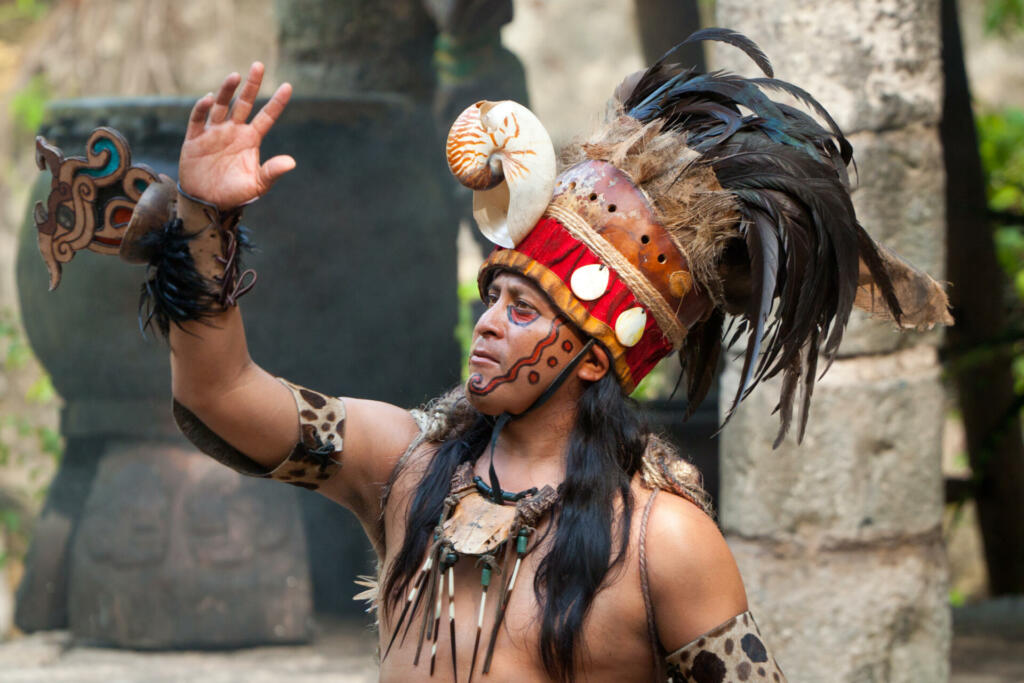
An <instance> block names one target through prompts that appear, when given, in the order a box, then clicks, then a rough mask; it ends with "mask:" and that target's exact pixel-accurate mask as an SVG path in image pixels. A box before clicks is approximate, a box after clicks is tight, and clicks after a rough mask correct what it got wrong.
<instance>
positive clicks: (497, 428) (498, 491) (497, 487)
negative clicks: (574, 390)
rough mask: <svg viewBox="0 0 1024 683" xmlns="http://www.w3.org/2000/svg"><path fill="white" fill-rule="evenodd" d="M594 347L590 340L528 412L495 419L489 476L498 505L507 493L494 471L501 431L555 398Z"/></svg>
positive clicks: (502, 415) (506, 413)
mask: <svg viewBox="0 0 1024 683" xmlns="http://www.w3.org/2000/svg"><path fill="white" fill-rule="evenodd" d="M593 346H594V340H593V339H588V340H587V343H586V344H584V345H583V348H581V349H580V351H579V353H577V354H576V355H575V356H574V357H573V359H572V360H571V361H569V364H568V365H566V366H565V367H564V368H562V371H561V372H559V373H558V376H557V377H555V379H553V380H552V381H551V384H549V385H548V388H547V389H545V390H544V393H543V394H541V395H540V396H538V397H537V400H536V401H534V402H533V403H531V404H530V406H529V407H528V408H527V409H526V410H524V411H523V412H521V413H509V412H508V411H506V412H503V413H501V415H498V417H496V418H495V419H494V427H492V428H491V444H490V451H491V462H490V465H489V466H488V472H487V476H488V478H489V479H490V481H491V499H492V500H493V501H494V502H495V503H496V504H498V505H501V504H502V500H503V494H504V493H505V492H504V491H503V490H502V488H501V483H500V482H499V481H498V473H497V472H496V471H495V469H494V449H495V447H496V446H497V445H498V436H499V435H500V434H501V430H502V429H504V427H505V425H507V424H508V423H509V422H511V421H512V420H515V419H517V418H520V417H523V416H524V415H526V414H528V413H530V412H531V411H533V410H536V409H537V408H539V407H541V406H542V405H544V404H545V403H547V401H548V399H550V398H551V397H552V396H554V394H555V392H556V391H558V388H559V387H560V386H562V384H564V383H565V380H567V379H569V375H570V374H572V371H573V370H575V369H576V366H577V365H579V364H580V362H581V361H582V360H583V357H584V356H585V355H586V354H587V352H588V351H590V349H591V348H593Z"/></svg>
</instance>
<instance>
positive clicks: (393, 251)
mask: <svg viewBox="0 0 1024 683" xmlns="http://www.w3.org/2000/svg"><path fill="white" fill-rule="evenodd" d="M190 107H191V101H190V100H189V101H186V100H179V99H155V98H147V99H134V100H77V101H67V102H58V103H54V104H53V105H52V106H51V107H50V110H49V113H48V117H47V119H46V123H45V124H44V125H43V127H42V130H41V131H40V132H41V134H42V135H44V136H45V137H46V138H47V139H48V140H49V141H50V142H52V143H54V144H56V145H58V146H60V147H61V148H62V149H63V150H64V152H65V154H67V155H72V154H84V145H85V140H86V138H87V137H88V134H89V132H90V131H91V130H92V129H93V128H95V127H96V126H99V125H109V126H112V127H114V128H117V129H118V130H120V131H121V132H122V133H123V134H124V135H125V136H126V138H127V139H128V141H129V142H130V144H131V147H132V152H133V163H145V164H148V165H149V166H151V167H153V168H154V169H155V170H157V171H159V172H164V173H168V174H171V175H176V166H177V154H178V149H179V147H180V144H181V140H182V138H183V136H184V125H185V122H186V120H187V117H188V111H189V108H190ZM435 140H436V138H435V137H434V135H433V134H432V128H431V121H430V118H429V113H426V112H424V111H423V108H422V107H421V106H418V105H415V104H414V103H412V102H411V101H410V100H406V99H404V98H402V97H397V96H395V97H391V96H374V97H346V98H324V99H302V98H298V99H295V100H293V102H292V103H291V104H290V105H289V107H288V110H287V112H286V113H285V115H284V117H283V119H282V120H281V121H280V122H279V123H278V125H277V126H276V127H275V128H274V130H273V131H272V132H271V134H270V135H269V136H268V138H267V139H266V141H265V143H264V147H263V153H264V155H265V156H270V155H273V154H277V153H282V152H287V153H289V154H292V155H293V156H294V157H295V158H296V160H297V161H298V168H297V169H296V170H295V171H293V172H292V173H290V174H288V175H287V176H286V177H285V178H284V179H282V180H281V181H280V182H279V183H278V185H277V186H275V188H274V190H273V191H272V192H271V193H270V194H269V195H268V196H267V197H265V198H263V199H261V200H260V201H258V202H257V203H255V204H253V205H252V206H250V207H248V208H247V209H246V212H245V215H244V217H243V222H244V223H245V224H246V225H247V226H249V227H250V228H251V229H252V230H253V232H254V242H255V244H256V250H255V251H254V252H253V253H251V254H249V255H248V256H247V258H246V265H247V266H250V267H252V268H254V269H255V270H256V271H257V272H258V273H259V282H258V284H257V285H256V287H255V289H254V291H253V292H252V293H251V294H249V295H248V296H246V297H245V298H244V299H243V302H242V308H243V310H244V314H245V321H246V329H247V334H248V340H249V347H250V351H251V354H252V356H253V358H254V359H255V361H256V362H257V363H259V364H260V365H261V366H263V367H264V368H266V369H267V370H268V371H270V372H272V373H275V374H278V375H281V376H283V377H287V378H288V379H290V380H292V381H294V382H298V383H300V384H304V385H307V386H310V387H314V388H316V389H318V390H320V391H324V392H329V393H333V394H337V395H350V396H365V397H371V398H376V399H381V400H385V401H390V402H393V403H397V404H399V405H404V406H411V405H414V404H417V403H419V402H421V401H423V400H424V399H426V398H428V397H430V396H431V395H433V394H436V393H438V392H439V391H441V390H443V389H445V388H446V387H448V386H449V385H451V384H453V383H454V382H456V381H457V379H458V349H457V346H456V342H455V339H454V336H453V330H454V327H455V323H456V315H457V314H456V300H455V291H456V275H455V273H456V268H455V227H454V222H453V221H452V220H451V216H450V207H449V206H448V203H449V200H448V199H447V198H448V196H449V194H450V193H449V192H448V190H447V185H446V183H447V180H448V179H447V171H446V169H445V168H444V162H443V157H442V153H443V150H441V149H439V148H438V147H437V145H436V142H435ZM48 188H49V175H48V174H44V176H43V177H41V178H40V181H39V184H38V185H37V188H36V192H35V196H34V198H33V201H34V200H35V199H39V198H41V197H42V196H43V195H45V193H46V192H47V191H48ZM17 276H18V284H19V292H20V299H21V307H22V311H23V315H24V324H25V329H26V331H27V334H28V337H29V339H30V341H31V343H32V346H33V348H34V350H35V352H36V354H37V355H38V356H39V358H40V360H41V361H42V363H43V364H44V365H45V367H46V368H47V370H48V371H49V372H50V373H51V375H52V377H53V383H54V386H55V387H56V389H57V391H58V392H59V393H60V395H61V397H62V398H63V399H64V401H65V407H64V409H63V412H62V421H61V428H62V432H63V434H64V436H65V437H66V439H67V448H66V452H65V456H64V460H63V462H62V465H61V468H60V471H59V472H58V474H57V477H56V479H55V480H54V483H53V485H52V488H51V490H50V493H49V496H48V499H47V502H46V505H45V508H44V511H43V514H42V517H41V519H40V521H39V523H38V526H37V531H36V536H35V538H34V540H33V545H32V547H31V549H30V552H29V557H28V562H27V571H26V575H25V578H24V580H23V581H22V584H21V586H20V588H19V592H18V603H17V613H16V622H17V624H18V625H19V627H20V628H22V629H23V630H29V631H30V630H37V629H42V628H60V627H65V626H68V625H69V626H70V628H71V630H72V632H73V634H74V635H75V636H77V637H80V638H85V639H90V640H97V641H100V642H103V643H108V644H113V645H121V646H129V647H154V648H159V647H218V646H231V645H243V644H249V643H257V642H286V641H296V640H303V639H306V638H308V637H309V635H310V627H309V621H310V619H309V617H310V615H311V612H312V609H311V605H315V606H316V608H317V610H327V611H332V612H339V611H340V612H347V613H353V614H354V613H355V612H356V610H358V609H360V608H359V606H357V605H356V604H355V603H353V602H352V600H351V597H352V595H353V594H354V593H355V592H356V591H357V589H356V587H355V586H354V585H353V583H352V580H353V578H354V577H355V576H356V575H357V574H360V573H366V572H367V571H370V569H371V562H372V557H371V552H370V550H369V546H368V544H367V543H366V541H365V539H364V536H363V533H362V531H361V529H360V527H359V525H358V524H357V523H356V522H355V520H354V518H351V517H350V515H349V514H348V513H347V512H346V511H344V510H343V509H341V508H340V507H339V506H337V505H335V504H333V503H331V502H330V501H327V500H326V499H325V498H322V497H320V496H318V495H317V494H314V493H311V492H308V491H302V490H298V489H292V488H290V487H287V486H285V485H280V484H275V483H273V482H267V481H262V480H252V479H248V478H242V477H240V476H238V475H236V474H235V473H233V472H231V471H230V470H227V469H225V468H223V467H221V466H219V465H217V464H215V463H213V461H211V460H209V459H208V458H206V457H205V456H203V455H200V454H198V453H197V452H196V451H195V449H194V448H193V447H192V446H191V445H190V444H188V442H187V441H185V440H184V439H183V438H182V437H181V436H180V434H178V432H177V430H176V429H175V427H174V424H173V422H172V420H171V417H170V401H171V395H170V381H169V367H168V347H167V344H166V343H165V342H164V341H163V340H162V339H160V338H159V337H155V336H154V335H152V334H150V335H148V338H146V339H143V338H142V336H141V335H140V334H139V330H138V325H137V323H136V309H137V306H138V300H139V287H140V283H141V282H142V279H143V277H144V269H142V268H138V267H132V266H129V265H127V264H125V263H124V262H122V261H120V260H119V259H117V258H116V257H111V256H100V255H97V254H94V253H90V252H81V253H79V254H78V255H77V256H76V258H75V259H74V260H73V261H72V262H71V263H70V264H68V265H66V266H65V268H64V275H63V280H62V282H61V285H60V287H59V288H58V289H57V290H56V291H54V292H47V274H46V269H45V267H44V265H43V262H42V260H41V259H40V258H39V254H38V252H37V249H36V239H35V228H34V225H33V224H32V221H31V219H29V220H27V221H26V224H25V226H24V229H23V231H22V235H21V244H20V247H19V253H18V263H17ZM311 597H312V600H311Z"/></svg>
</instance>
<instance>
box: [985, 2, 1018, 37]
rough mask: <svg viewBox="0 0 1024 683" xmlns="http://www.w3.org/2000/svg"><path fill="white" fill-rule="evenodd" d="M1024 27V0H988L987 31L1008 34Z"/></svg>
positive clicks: (986, 4) (986, 11) (986, 3)
mask: <svg viewBox="0 0 1024 683" xmlns="http://www.w3.org/2000/svg"><path fill="white" fill-rule="evenodd" d="M1022 28H1024V0H986V2H985V32H986V33H999V34H1003V35H1008V34H1010V33H1012V32H1013V31H1015V30H1019V29H1022Z"/></svg>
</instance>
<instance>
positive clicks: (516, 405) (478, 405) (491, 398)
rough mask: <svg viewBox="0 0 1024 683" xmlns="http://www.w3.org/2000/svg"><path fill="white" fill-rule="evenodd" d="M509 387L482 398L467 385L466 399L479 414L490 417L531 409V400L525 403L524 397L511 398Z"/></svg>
mask: <svg viewBox="0 0 1024 683" xmlns="http://www.w3.org/2000/svg"><path fill="white" fill-rule="evenodd" d="M508 389H509V387H501V388H499V389H498V390H497V391H494V392H493V393H490V394H487V395H486V396H481V395H480V394H474V393H473V392H472V391H470V390H469V386H468V383H467V386H466V398H467V399H468V400H469V405H471V406H473V408H475V409H476V411H477V412H479V413H482V414H483V415H488V416H490V417H495V416H498V415H501V414H502V413H504V412H509V413H512V414H513V415H515V414H517V413H520V412H522V411H524V410H526V409H527V408H528V407H529V405H530V404H529V400H528V399H527V400H525V401H524V397H521V396H517V397H514V399H513V397H511V396H509V393H511V392H509V391H508Z"/></svg>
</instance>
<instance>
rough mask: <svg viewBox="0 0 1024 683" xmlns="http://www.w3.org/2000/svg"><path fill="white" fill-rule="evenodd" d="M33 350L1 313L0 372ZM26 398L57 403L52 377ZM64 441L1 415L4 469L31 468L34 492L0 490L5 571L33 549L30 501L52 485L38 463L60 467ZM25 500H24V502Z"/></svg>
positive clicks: (22, 419)
mask: <svg viewBox="0 0 1024 683" xmlns="http://www.w3.org/2000/svg"><path fill="white" fill-rule="evenodd" d="M31 357H32V351H31V350H30V349H29V346H28V344H27V343H26V341H25V338H24V336H23V334H22V332H21V329H20V328H19V327H18V325H17V324H16V323H15V322H14V316H13V314H12V313H11V312H10V311H8V310H0V368H2V369H3V371H4V372H7V373H14V372H16V371H17V370H20V369H22V368H24V367H25V366H26V364H27V363H28V361H29V360H30V359H31ZM24 398H25V400H26V401H28V402H30V403H35V404H38V405H52V404H53V403H54V401H56V400H57V393H56V391H55V390H54V388H53V383H52V382H51V381H50V377H49V376H48V375H46V374H45V373H43V374H42V375H41V376H40V377H39V378H38V379H37V380H36V381H35V382H33V383H32V385H31V386H30V387H29V388H28V389H27V390H26V391H25V397H24ZM63 452H64V443H63V440H62V439H61V436H60V434H59V433H58V432H57V430H55V429H53V428H51V427H48V426H46V425H41V424H38V423H37V422H36V421H35V420H33V419H31V418H30V417H27V416H25V415H19V414H16V413H7V414H5V415H2V416H0V468H4V467H17V468H19V469H22V470H24V468H26V467H28V468H29V469H28V470H27V472H28V478H29V481H30V482H31V484H32V489H31V490H30V491H28V492H27V494H22V495H20V496H12V495H9V494H7V493H5V492H4V491H3V490H0V537H2V538H3V540H4V541H5V545H6V551H4V552H0V568H2V567H3V566H4V565H5V564H6V563H7V562H9V561H10V560H11V559H16V558H20V557H21V556H22V555H24V553H25V551H26V549H27V548H28V537H29V531H30V530H29V528H28V526H29V525H28V524H27V520H28V519H30V516H31V514H32V511H31V510H32V505H31V503H30V501H33V500H34V501H35V502H36V503H38V502H39V501H41V500H42V499H43V498H44V497H45V495H46V491H47V488H48V487H49V482H48V481H45V480H43V473H44V472H45V471H47V469H48V468H46V467H42V466H40V465H37V464H36V463H39V462H40V461H39V459H38V455H39V454H43V455H45V456H48V457H49V458H50V459H52V460H53V461H54V463H57V464H59V462H60V458H61V456H62V454H63ZM22 498H24V499H22Z"/></svg>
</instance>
